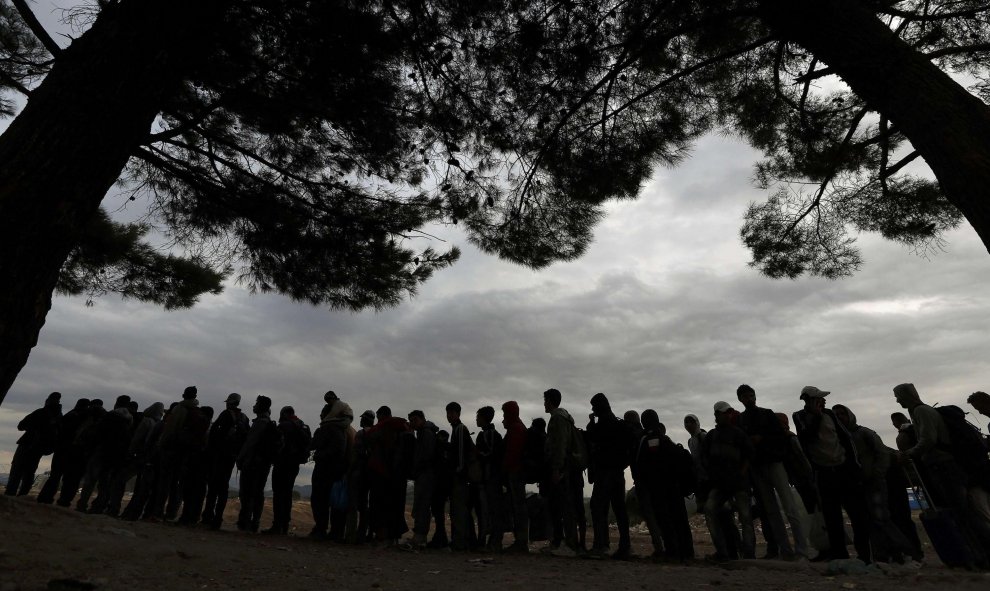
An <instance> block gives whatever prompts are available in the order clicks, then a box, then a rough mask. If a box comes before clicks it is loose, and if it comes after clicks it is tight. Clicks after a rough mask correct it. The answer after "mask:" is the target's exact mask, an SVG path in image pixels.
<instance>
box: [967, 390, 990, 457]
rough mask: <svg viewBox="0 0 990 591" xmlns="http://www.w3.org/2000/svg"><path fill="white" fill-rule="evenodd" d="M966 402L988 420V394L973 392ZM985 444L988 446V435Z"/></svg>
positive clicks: (989, 403) (989, 399) (989, 405)
mask: <svg viewBox="0 0 990 591" xmlns="http://www.w3.org/2000/svg"><path fill="white" fill-rule="evenodd" d="M966 402H967V403H969V404H971V405H973V408H975V409H976V412H978V413H980V414H981V415H983V416H984V417H986V418H988V419H990V394H987V393H986V392H973V393H972V394H970V395H969V397H968V398H966ZM986 439H987V444H988V445H990V434H988V435H987V437H986Z"/></svg>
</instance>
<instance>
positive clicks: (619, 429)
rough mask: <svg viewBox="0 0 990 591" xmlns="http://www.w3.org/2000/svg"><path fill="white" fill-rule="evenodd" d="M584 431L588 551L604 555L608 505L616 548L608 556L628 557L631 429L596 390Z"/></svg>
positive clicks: (607, 528)
mask: <svg viewBox="0 0 990 591" xmlns="http://www.w3.org/2000/svg"><path fill="white" fill-rule="evenodd" d="M586 432H587V434H588V443H589V448H590V449H589V450H588V451H589V452H590V454H591V463H590V465H589V467H588V480H589V481H591V482H592V483H593V484H594V488H592V491H591V523H592V527H593V528H594V532H595V542H594V545H593V546H592V548H591V554H593V555H604V554H605V553H606V552H607V551H608V548H609V523H608V516H609V507H610V506H611V509H612V512H613V513H614V514H615V521H616V525H617V526H618V528H619V547H618V548H617V549H616V551H615V554H613V555H612V558H615V559H618V560H625V559H628V558H629V557H630V551H631V547H632V546H631V543H630V540H629V514H628V513H627V512H626V477H625V470H626V468H627V467H628V466H629V452H630V449H631V448H632V445H633V443H632V442H633V438H632V430H631V429H630V428H629V426H628V425H627V424H626V422H625V421H623V420H622V419H620V418H619V417H617V416H615V413H614V412H612V407H611V405H610V404H609V401H608V398H607V397H606V396H605V394H603V393H601V392H599V393H598V394H595V395H594V396H592V398H591V416H590V421H589V422H588V429H587V431H586Z"/></svg>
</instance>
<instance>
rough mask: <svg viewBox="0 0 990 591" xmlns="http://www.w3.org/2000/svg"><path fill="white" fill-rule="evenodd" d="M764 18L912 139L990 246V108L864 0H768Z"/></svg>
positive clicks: (942, 185) (942, 183) (946, 190)
mask: <svg viewBox="0 0 990 591" xmlns="http://www.w3.org/2000/svg"><path fill="white" fill-rule="evenodd" d="M761 5H762V8H763V18H764V21H765V22H766V23H767V24H768V25H769V26H770V27H771V28H772V30H773V31H774V32H775V33H777V34H778V35H780V36H781V37H782V38H784V39H787V40H790V41H793V42H795V43H797V44H798V45H801V46H802V47H804V48H805V49H807V50H808V51H810V52H812V53H813V54H814V55H815V56H816V57H817V58H818V59H819V60H821V61H822V62H824V63H826V64H827V65H828V66H830V67H831V68H833V69H834V70H835V72H836V73H837V74H838V75H839V76H840V77H841V78H842V80H843V81H844V82H845V83H846V84H848V85H849V87H850V88H852V89H853V90H854V91H855V92H856V94H858V95H859V96H860V97H862V98H863V99H865V100H866V103H867V105H868V106H869V107H870V108H871V109H873V110H876V111H879V112H881V113H883V114H884V115H886V117H887V118H888V119H889V120H890V121H891V122H892V123H893V124H894V125H895V126H896V127H897V128H899V129H900V130H901V131H903V133H904V135H905V136H907V137H908V139H910V141H911V144H912V145H913V146H914V148H915V149H916V150H917V151H918V153H919V154H921V156H922V157H923V158H924V159H925V161H926V162H927V163H928V166H929V167H930V168H931V169H932V172H934V173H935V177H936V178H937V179H938V182H939V185H941V187H942V190H943V191H944V193H945V195H946V197H948V199H949V200H950V201H951V202H952V203H953V205H955V206H956V207H958V208H959V210H960V211H961V212H962V213H963V215H965V216H966V219H967V220H969V223H970V224H971V225H972V226H973V228H974V229H975V230H976V232H977V234H979V236H980V238H981V239H982V240H983V244H984V245H985V246H987V248H988V250H990V107H988V106H987V105H986V104H984V103H983V101H981V100H980V99H978V98H976V97H975V96H973V95H972V94H970V93H969V91H967V90H966V89H965V88H963V87H962V86H960V85H959V84H958V83H957V82H955V81H954V80H952V78H950V77H949V76H948V75H947V74H946V73H945V72H943V71H942V70H940V69H939V68H938V67H936V66H935V65H934V64H932V63H931V62H930V61H929V60H928V59H926V58H925V57H924V56H923V55H922V54H921V53H919V52H918V51H916V50H915V49H913V48H911V47H910V46H909V45H907V44H906V43H904V42H903V41H901V40H900V39H898V38H897V37H896V36H895V35H894V34H893V33H892V32H891V30H890V28H888V27H887V25H885V24H884V23H883V22H881V21H880V20H879V19H878V18H877V17H876V15H875V14H874V13H873V12H872V11H871V10H870V9H869V7H868V6H867V4H866V3H864V2H861V1H858V0H800V1H794V0H765V1H764V2H762V3H761Z"/></svg>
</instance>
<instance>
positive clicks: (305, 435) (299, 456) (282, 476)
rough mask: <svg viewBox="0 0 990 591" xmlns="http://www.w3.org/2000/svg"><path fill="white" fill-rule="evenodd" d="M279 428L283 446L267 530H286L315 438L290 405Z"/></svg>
mask: <svg viewBox="0 0 990 591" xmlns="http://www.w3.org/2000/svg"><path fill="white" fill-rule="evenodd" d="M278 430H279V432H280V433H281V434H282V449H281V450H280V451H279V453H278V456H276V458H275V463H274V466H273V467H272V510H273V513H274V519H273V521H272V526H271V528H269V529H266V530H265V531H264V533H269V534H287V533H289V522H290V521H291V519H292V487H293V486H295V484H296V476H298V475H299V465H300V464H305V463H306V462H308V461H309V446H310V443H311V442H312V440H313V436H312V435H311V434H310V431H309V426H307V425H306V423H304V422H302V420H301V419H300V418H299V417H297V416H296V411H295V409H294V408H292V407H291V406H284V407H282V410H280V411H279V414H278Z"/></svg>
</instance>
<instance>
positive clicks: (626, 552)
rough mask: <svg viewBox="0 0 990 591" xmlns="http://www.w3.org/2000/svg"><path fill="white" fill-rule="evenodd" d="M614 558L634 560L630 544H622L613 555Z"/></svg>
mask: <svg viewBox="0 0 990 591" xmlns="http://www.w3.org/2000/svg"><path fill="white" fill-rule="evenodd" d="M612 560H632V551H631V550H630V549H629V547H628V546H620V547H619V549H618V550H616V551H615V554H613V555H612Z"/></svg>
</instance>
